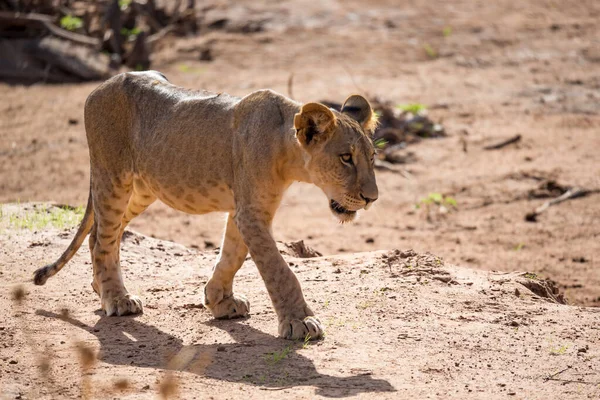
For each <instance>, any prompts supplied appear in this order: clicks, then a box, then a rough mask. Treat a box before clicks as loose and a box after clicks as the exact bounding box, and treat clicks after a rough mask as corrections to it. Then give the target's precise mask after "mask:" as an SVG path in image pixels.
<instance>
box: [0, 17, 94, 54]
mask: <svg viewBox="0 0 600 400" xmlns="http://www.w3.org/2000/svg"><path fill="white" fill-rule="evenodd" d="M6 22H12V23H15V22H19V23H22V24H28V23H34V24H39V25H40V26H43V27H44V28H46V30H48V31H50V33H52V34H53V35H55V36H58V37H60V38H62V39H67V40H70V41H71V42H75V43H79V44H84V45H88V46H99V45H100V41H99V40H98V39H96V38H92V37H89V36H85V35H80V34H79V33H74V32H69V31H67V30H64V29H62V28H59V27H58V26H56V25H54V24H53V22H54V18H53V17H51V16H49V15H44V14H36V13H29V14H23V13H14V12H7V11H0V25H2V23H6Z"/></svg>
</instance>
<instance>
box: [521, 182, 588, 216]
mask: <svg viewBox="0 0 600 400" xmlns="http://www.w3.org/2000/svg"><path fill="white" fill-rule="evenodd" d="M598 192H600V190H587V189H582V188H578V187H574V188H571V189H569V190H567V191H566V192H564V193H563V194H561V195H560V196H558V197H555V198H554V199H552V200H549V201H547V202H545V203H544V204H542V205H541V206H539V207H538V208H536V209H535V210H533V211H532V212H530V213H527V215H525V221H529V222H536V221H537V217H538V216H539V215H540V214H541V213H543V212H544V211H546V210H547V209H548V208H550V206H553V205H556V204H560V203H562V202H563V201H567V200H570V199H576V198H579V197H585V196H587V195H589V194H592V193H598Z"/></svg>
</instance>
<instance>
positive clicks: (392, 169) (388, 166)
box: [375, 159, 412, 180]
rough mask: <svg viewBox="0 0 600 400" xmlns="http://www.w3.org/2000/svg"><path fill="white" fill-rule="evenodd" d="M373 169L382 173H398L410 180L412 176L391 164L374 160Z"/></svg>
mask: <svg viewBox="0 0 600 400" xmlns="http://www.w3.org/2000/svg"><path fill="white" fill-rule="evenodd" d="M375 169H379V170H382V171H390V172H398V173H399V174H400V175H402V176H403V177H404V178H406V179H408V180H411V179H412V174H411V173H410V172H408V171H407V170H406V169H404V168H402V167H398V166H396V165H394V164H392V163H391V162H388V161H384V160H379V159H375Z"/></svg>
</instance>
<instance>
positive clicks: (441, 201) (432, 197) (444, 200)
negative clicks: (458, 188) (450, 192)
mask: <svg viewBox="0 0 600 400" xmlns="http://www.w3.org/2000/svg"><path fill="white" fill-rule="evenodd" d="M431 204H435V205H438V206H449V207H452V208H457V207H458V202H457V201H456V199H455V198H454V197H452V196H444V195H443V194H441V193H429V194H428V195H427V197H425V198H424V199H421V200H420V201H419V202H418V203H417V204H415V208H417V209H418V208H421V206H428V205H431Z"/></svg>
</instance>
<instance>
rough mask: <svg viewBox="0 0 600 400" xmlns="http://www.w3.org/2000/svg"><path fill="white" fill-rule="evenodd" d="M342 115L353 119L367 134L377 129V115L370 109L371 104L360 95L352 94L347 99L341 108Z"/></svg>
mask: <svg viewBox="0 0 600 400" xmlns="http://www.w3.org/2000/svg"><path fill="white" fill-rule="evenodd" d="M342 114H346V115H348V116H349V117H350V118H352V119H354V120H355V121H356V122H358V123H359V124H360V126H362V128H363V129H364V130H365V131H367V132H368V133H369V134H372V133H373V131H374V130H375V128H376V127H377V115H376V114H375V113H374V112H373V110H372V109H371V104H369V102H368V101H367V99H365V98H364V97H362V96H361V95H358V94H353V95H352V96H350V97H348V98H347V99H346V101H345V102H344V105H343V106H342Z"/></svg>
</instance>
